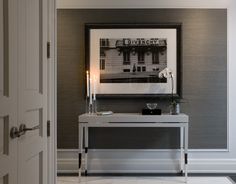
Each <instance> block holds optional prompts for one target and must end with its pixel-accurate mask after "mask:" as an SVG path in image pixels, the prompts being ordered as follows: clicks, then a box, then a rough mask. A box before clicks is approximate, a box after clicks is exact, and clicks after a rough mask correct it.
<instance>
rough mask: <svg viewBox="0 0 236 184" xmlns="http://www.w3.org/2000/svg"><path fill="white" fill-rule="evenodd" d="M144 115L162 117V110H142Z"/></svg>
mask: <svg viewBox="0 0 236 184" xmlns="http://www.w3.org/2000/svg"><path fill="white" fill-rule="evenodd" d="M142 115H161V109H148V108H143V109H142Z"/></svg>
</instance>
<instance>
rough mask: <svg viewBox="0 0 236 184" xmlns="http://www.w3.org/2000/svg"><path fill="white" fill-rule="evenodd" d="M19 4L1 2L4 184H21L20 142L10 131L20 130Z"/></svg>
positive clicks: (0, 160)
mask: <svg viewBox="0 0 236 184" xmlns="http://www.w3.org/2000/svg"><path fill="white" fill-rule="evenodd" d="M16 2H17V0H0V184H16V183H17V167H16V163H17V139H11V138H10V136H9V135H10V128H11V127H17V75H16V74H17V60H16V59H17V58H16V56H17V47H16V35H15V30H17V27H16V26H17V25H16V24H9V22H16V20H15V18H16V9H17V7H16V6H15V5H16Z"/></svg>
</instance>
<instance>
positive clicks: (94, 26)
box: [85, 23, 182, 98]
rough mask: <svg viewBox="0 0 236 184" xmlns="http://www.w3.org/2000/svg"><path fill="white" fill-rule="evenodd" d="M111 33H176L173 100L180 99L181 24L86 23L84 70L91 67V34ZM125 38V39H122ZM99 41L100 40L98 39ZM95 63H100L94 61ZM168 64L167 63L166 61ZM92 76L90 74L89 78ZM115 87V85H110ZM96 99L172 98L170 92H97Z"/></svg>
mask: <svg viewBox="0 0 236 184" xmlns="http://www.w3.org/2000/svg"><path fill="white" fill-rule="evenodd" d="M103 30H106V31H108V32H109V31H111V30H121V31H124V30H133V31H134V32H138V31H139V30H148V31H149V30H150V31H155V30H162V31H163V30H174V31H175V32H176V37H175V39H176V40H175V41H176V55H175V56H174V57H175V58H176V59H175V62H176V63H175V66H176V67H175V68H176V71H174V73H175V74H176V75H175V76H176V77H175V82H176V83H175V93H174V94H173V96H174V97H175V98H181V97H182V65H181V64H182V61H181V60H182V53H181V52H182V35H181V34H182V24H181V23H152V24H146V23H139V24H127V23H119V24H117V23H116V24H110V23H109V24H108V23H87V24H85V62H86V63H85V66H86V70H88V71H90V72H91V66H93V65H92V61H91V58H92V57H91V55H92V53H91V50H92V48H91V46H93V40H92V38H91V32H92V31H93V33H94V32H96V31H100V32H101V31H103ZM122 38H125V37H122ZM99 39H100V40H101V38H99ZM96 62H99V63H100V61H99V60H98V61H97V60H96ZM167 63H168V61H167ZM92 75H93V74H92V73H91V76H92ZM112 84H114V85H116V83H112ZM96 95H97V97H102V98H116V97H118V98H120V97H165V98H170V97H171V96H172V94H171V92H170V93H147V92H145V93H138V94H137V93H130V92H129V93H127V94H126V93H125V92H124V93H116V92H114V93H99V92H97V94H96Z"/></svg>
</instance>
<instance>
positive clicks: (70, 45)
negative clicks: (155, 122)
mask: <svg viewBox="0 0 236 184" xmlns="http://www.w3.org/2000/svg"><path fill="white" fill-rule="evenodd" d="M129 22H130V23H144V22H145V23H160V22H181V23H182V36H183V40H182V41H183V46H182V55H183V58H182V69H183V79H182V92H183V98H184V101H185V103H183V104H181V110H182V112H184V113H187V114H189V116H190V133H189V145H190V148H194V149H218V148H219V149H220V148H227V11H226V10H225V9H217V10H213V9H212V10H209V9H149V10H147V9H146V10H143V9H136V10H135V9H132V10H129V9H126V10H58V147H59V148H76V147H77V133H78V131H77V116H78V115H79V114H81V113H83V112H84V111H85V103H84V98H83V96H84V86H85V84H84V77H85V71H84V68H85V59H84V58H85V49H84V24H85V23H129ZM150 101H157V102H158V103H159V105H160V107H162V108H163V110H164V111H167V106H168V105H167V104H168V103H167V101H163V100H160V99H151V98H149V99H147V98H146V99H131V98H130V99H99V100H98V103H99V107H98V108H99V110H102V109H104V110H113V111H114V112H139V111H140V110H141V108H142V107H143V106H144V105H145V103H146V102H150ZM90 132H91V133H92V134H93V136H90V146H91V147H92V148H129V149H132V148H149V149H153V148H175V147H176V146H178V135H179V132H178V130H177V129H171V130H170V129H169V130H168V129H165V128H162V129H153V128H152V129H143V128H135V129H134V128H119V129H112V128H107V129H91V131H90ZM93 140H96V143H93V142H94V141H93Z"/></svg>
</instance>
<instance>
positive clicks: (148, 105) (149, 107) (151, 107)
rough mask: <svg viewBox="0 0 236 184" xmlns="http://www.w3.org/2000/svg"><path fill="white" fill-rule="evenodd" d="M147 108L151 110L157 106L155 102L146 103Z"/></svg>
mask: <svg viewBox="0 0 236 184" xmlns="http://www.w3.org/2000/svg"><path fill="white" fill-rule="evenodd" d="M146 106H147V108H148V109H150V110H153V109H156V108H157V103H146Z"/></svg>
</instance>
